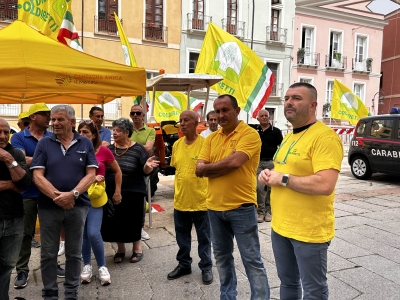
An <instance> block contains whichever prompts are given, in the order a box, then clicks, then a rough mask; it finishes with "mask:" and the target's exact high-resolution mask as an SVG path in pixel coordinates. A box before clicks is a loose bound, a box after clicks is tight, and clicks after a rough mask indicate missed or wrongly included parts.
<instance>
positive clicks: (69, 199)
mask: <svg viewBox="0 0 400 300" xmlns="http://www.w3.org/2000/svg"><path fill="white" fill-rule="evenodd" d="M54 193H55V194H56V195H57V196H56V197H55V198H54V199H53V201H54V203H55V204H57V205H58V206H60V207H61V208H63V209H72V208H74V205H75V196H74V194H73V193H72V192H58V191H55V192H54Z"/></svg>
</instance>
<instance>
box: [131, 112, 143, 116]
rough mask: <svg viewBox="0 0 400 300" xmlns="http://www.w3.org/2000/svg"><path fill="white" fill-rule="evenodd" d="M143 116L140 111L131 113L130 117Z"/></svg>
mask: <svg viewBox="0 0 400 300" xmlns="http://www.w3.org/2000/svg"><path fill="white" fill-rule="evenodd" d="M141 114H142V112H140V111H131V112H130V115H131V116H135V115H136V116H140V115H141Z"/></svg>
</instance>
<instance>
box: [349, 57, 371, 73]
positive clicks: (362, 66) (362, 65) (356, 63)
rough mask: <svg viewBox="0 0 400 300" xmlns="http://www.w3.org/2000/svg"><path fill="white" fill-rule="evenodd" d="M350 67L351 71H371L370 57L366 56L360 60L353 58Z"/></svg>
mask: <svg viewBox="0 0 400 300" xmlns="http://www.w3.org/2000/svg"><path fill="white" fill-rule="evenodd" d="M351 68H352V70H353V72H361V73H363V72H365V73H369V72H371V71H372V59H371V58H367V59H363V60H361V61H360V60H358V59H355V58H353V59H352V67H351Z"/></svg>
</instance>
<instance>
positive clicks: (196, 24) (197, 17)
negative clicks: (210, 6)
mask: <svg viewBox="0 0 400 300" xmlns="http://www.w3.org/2000/svg"><path fill="white" fill-rule="evenodd" d="M192 29H198V30H204V0H193V18H192Z"/></svg>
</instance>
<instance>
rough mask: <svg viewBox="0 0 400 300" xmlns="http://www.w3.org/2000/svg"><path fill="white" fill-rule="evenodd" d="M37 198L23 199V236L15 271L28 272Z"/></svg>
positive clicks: (36, 211)
mask: <svg viewBox="0 0 400 300" xmlns="http://www.w3.org/2000/svg"><path fill="white" fill-rule="evenodd" d="M37 213H38V208H37V198H32V199H24V237H23V239H22V244H21V249H20V251H19V257H18V262H17V273H20V272H25V273H26V274H28V273H29V267H28V263H29V259H30V258H31V249H32V247H31V242H32V238H33V236H32V232H33V233H34V232H35V225H36V218H37Z"/></svg>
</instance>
